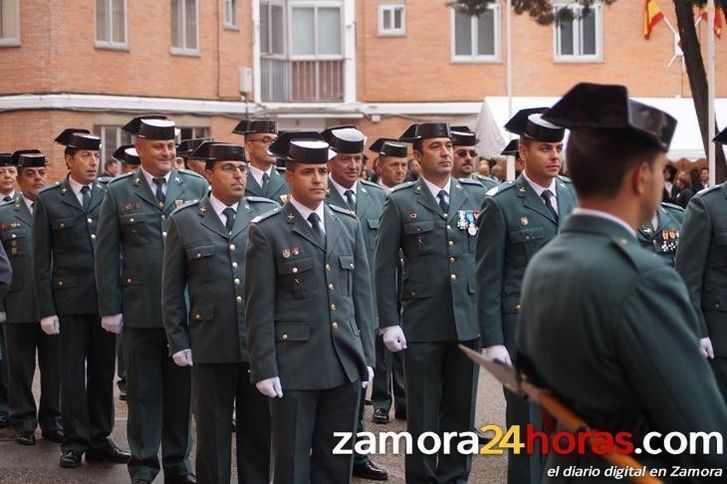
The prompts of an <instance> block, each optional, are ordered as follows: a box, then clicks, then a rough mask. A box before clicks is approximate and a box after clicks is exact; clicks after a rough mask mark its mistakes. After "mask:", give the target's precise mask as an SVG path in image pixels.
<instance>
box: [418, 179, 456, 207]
mask: <svg viewBox="0 0 727 484" xmlns="http://www.w3.org/2000/svg"><path fill="white" fill-rule="evenodd" d="M422 180H424V184H425V185H426V186H427V188H429V191H430V192H432V196H433V197H434V200H435V201H436V202H437V203H439V192H441V191H442V190H444V193H446V196H445V197H444V199H445V201H446V202H447V203H449V189H450V187H451V186H452V178H451V177H450V179H449V180H447V183H446V184H445V185H444V186H443V187H440V186H437V185H435V184H434V183H432V182H430V181H429V180H427V179H426V178H424V176H423V175H422Z"/></svg>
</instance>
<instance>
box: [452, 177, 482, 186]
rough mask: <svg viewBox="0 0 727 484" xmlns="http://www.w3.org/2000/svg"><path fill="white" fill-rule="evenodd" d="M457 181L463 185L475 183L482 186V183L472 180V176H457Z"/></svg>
mask: <svg viewBox="0 0 727 484" xmlns="http://www.w3.org/2000/svg"><path fill="white" fill-rule="evenodd" d="M457 181H458V182H460V183H461V184H463V185H476V186H478V187H482V183H480V182H478V181H477V180H473V179H472V178H457Z"/></svg>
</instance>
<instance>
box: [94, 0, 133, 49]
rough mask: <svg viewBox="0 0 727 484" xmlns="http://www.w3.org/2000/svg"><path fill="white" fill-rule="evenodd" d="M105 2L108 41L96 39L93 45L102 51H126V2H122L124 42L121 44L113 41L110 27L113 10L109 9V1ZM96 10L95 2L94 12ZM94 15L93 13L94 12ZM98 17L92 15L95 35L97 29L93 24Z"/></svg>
mask: <svg viewBox="0 0 727 484" xmlns="http://www.w3.org/2000/svg"><path fill="white" fill-rule="evenodd" d="M104 1H105V2H106V11H107V12H108V14H109V15H108V17H107V18H106V29H107V32H108V33H109V40H98V38H97V37H96V39H95V40H96V42H95V45H96V47H99V48H102V49H120V50H128V49H129V4H128V0H124V41H123V42H114V40H113V34H112V27H111V26H112V25H113V24H114V22H113V15H114V14H113V9H112V8H111V7H112V5H111V0H104ZM95 9H96V2H94V10H95ZM94 14H95V12H94ZM97 18H98V16H97V15H94V28H95V29H96V33H95V34H94V36H95V35H97V33H98V29H97V28H96V27H97V25H96V24H95V21H96V20H95V19H97Z"/></svg>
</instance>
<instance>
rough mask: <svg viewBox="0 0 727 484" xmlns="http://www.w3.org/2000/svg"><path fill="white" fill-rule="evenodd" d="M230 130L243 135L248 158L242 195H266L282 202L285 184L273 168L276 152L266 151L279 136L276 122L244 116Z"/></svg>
mask: <svg viewBox="0 0 727 484" xmlns="http://www.w3.org/2000/svg"><path fill="white" fill-rule="evenodd" d="M232 132H233V133H236V134H241V135H243V136H245V151H246V152H247V155H248V157H249V158H250V166H249V171H250V175H251V176H248V177H247V188H246V192H245V195H252V196H254V197H265V198H269V199H270V200H275V201H276V202H279V203H285V201H286V195H287V194H288V193H290V189H289V188H288V184H287V183H286V181H285V180H284V179H283V177H282V176H280V174H279V173H278V171H277V169H276V168H275V161H276V159H275V155H274V154H272V153H270V152H268V148H269V147H270V145H271V144H272V143H273V142H275V140H276V139H277V138H278V123H277V122H275V121H272V120H269V119H255V120H251V121H250V120H246V119H243V120H242V121H240V122H239V123H238V125H237V126H236V127H235V129H234V130H232Z"/></svg>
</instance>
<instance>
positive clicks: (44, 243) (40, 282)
mask: <svg viewBox="0 0 727 484" xmlns="http://www.w3.org/2000/svg"><path fill="white" fill-rule="evenodd" d="M52 272H53V239H52V237H51V228H50V220H48V212H47V211H46V208H45V204H44V203H43V199H42V198H41V197H38V199H37V200H36V201H35V210H33V281H34V284H35V296H36V298H37V300H38V318H39V319H43V318H45V317H48V316H53V315H55V314H56V305H55V301H54V300H53V282H52V280H51V274H52Z"/></svg>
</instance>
